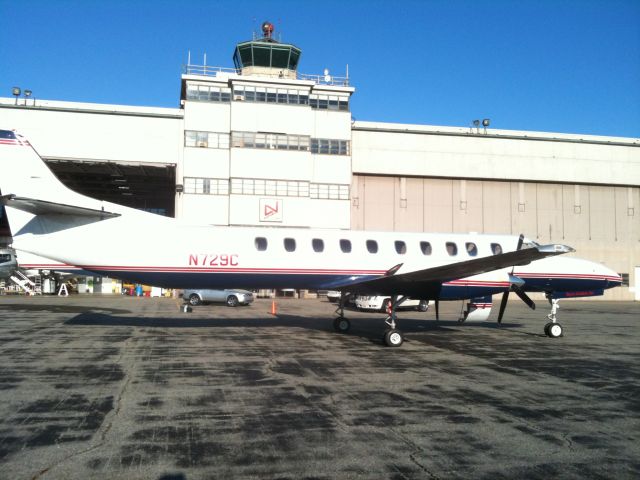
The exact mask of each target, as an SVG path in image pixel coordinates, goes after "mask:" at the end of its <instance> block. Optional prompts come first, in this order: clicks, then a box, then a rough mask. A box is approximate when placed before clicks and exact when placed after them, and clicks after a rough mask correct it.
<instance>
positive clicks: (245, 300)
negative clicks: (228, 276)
mask: <svg viewBox="0 0 640 480" xmlns="http://www.w3.org/2000/svg"><path fill="white" fill-rule="evenodd" d="M182 298H183V299H184V300H185V301H187V302H189V304H190V305H193V306H195V305H200V304H201V303H208V302H223V303H226V304H227V306H229V307H237V306H238V305H249V304H250V303H251V302H253V293H251V292H249V291H247V290H235V289H224V290H209V289H199V290H185V291H184V293H183V294H182Z"/></svg>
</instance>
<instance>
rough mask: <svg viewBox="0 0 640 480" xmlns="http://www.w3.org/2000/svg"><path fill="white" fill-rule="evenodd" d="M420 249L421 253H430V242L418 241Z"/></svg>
mask: <svg viewBox="0 0 640 480" xmlns="http://www.w3.org/2000/svg"><path fill="white" fill-rule="evenodd" d="M420 250H421V251H422V254H423V255H431V243H430V242H420Z"/></svg>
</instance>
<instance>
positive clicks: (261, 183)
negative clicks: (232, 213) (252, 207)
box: [231, 178, 309, 197]
mask: <svg viewBox="0 0 640 480" xmlns="http://www.w3.org/2000/svg"><path fill="white" fill-rule="evenodd" d="M231 193H233V194H237V195H274V196H279V197H308V196H309V183H308V182H303V181H297V180H270V179H264V178H232V179H231Z"/></svg>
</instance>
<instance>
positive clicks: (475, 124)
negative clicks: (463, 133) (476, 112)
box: [471, 120, 480, 133]
mask: <svg viewBox="0 0 640 480" xmlns="http://www.w3.org/2000/svg"><path fill="white" fill-rule="evenodd" d="M472 123H473V126H474V127H476V133H480V131H479V128H480V120H474V121H473V122H472ZM471 133H473V129H472V130H471Z"/></svg>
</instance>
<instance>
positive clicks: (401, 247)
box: [395, 240, 407, 255]
mask: <svg viewBox="0 0 640 480" xmlns="http://www.w3.org/2000/svg"><path fill="white" fill-rule="evenodd" d="M395 246H396V252H398V253H399V254H400V255H404V254H405V253H407V244H406V243H404V242H403V241H400V240H396V243H395Z"/></svg>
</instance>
